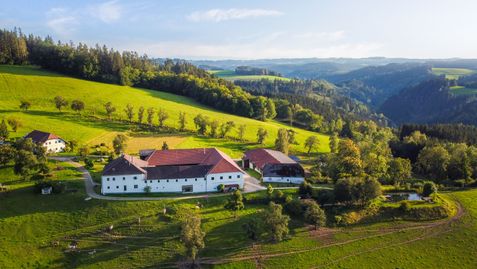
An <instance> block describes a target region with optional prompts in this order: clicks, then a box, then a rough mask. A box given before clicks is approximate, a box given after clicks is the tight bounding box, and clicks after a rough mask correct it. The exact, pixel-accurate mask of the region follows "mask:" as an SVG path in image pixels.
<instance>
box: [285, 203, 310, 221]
mask: <svg viewBox="0 0 477 269" xmlns="http://www.w3.org/2000/svg"><path fill="white" fill-rule="evenodd" d="M285 211H286V212H287V213H288V215H290V216H294V217H301V216H303V213H304V212H305V211H304V210H303V206H302V202H301V201H300V200H298V199H293V200H291V201H290V202H288V203H286V204H285Z"/></svg>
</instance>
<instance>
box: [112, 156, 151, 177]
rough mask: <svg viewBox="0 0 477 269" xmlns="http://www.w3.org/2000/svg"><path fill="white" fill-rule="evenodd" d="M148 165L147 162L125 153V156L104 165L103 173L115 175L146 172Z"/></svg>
mask: <svg viewBox="0 0 477 269" xmlns="http://www.w3.org/2000/svg"><path fill="white" fill-rule="evenodd" d="M147 166H148V164H147V162H145V161H143V160H141V159H138V158H135V157H133V156H131V155H127V154H124V155H123V156H121V157H119V158H117V159H115V160H113V161H112V162H110V163H109V164H107V165H106V166H105V167H104V170H103V175H105V176H113V175H135V174H145V173H146V170H144V168H145V167H147Z"/></svg>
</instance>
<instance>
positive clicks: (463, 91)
mask: <svg viewBox="0 0 477 269" xmlns="http://www.w3.org/2000/svg"><path fill="white" fill-rule="evenodd" d="M450 92H451V93H453V94H456V95H472V94H477V89H471V88H466V87H464V86H452V87H450Z"/></svg>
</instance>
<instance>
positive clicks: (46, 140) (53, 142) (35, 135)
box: [24, 130, 66, 153]
mask: <svg viewBox="0 0 477 269" xmlns="http://www.w3.org/2000/svg"><path fill="white" fill-rule="evenodd" d="M24 138H25V139H26V138H30V139H31V140H32V141H33V142H34V143H36V144H39V145H42V146H43V147H45V148H46V151H47V152H53V153H56V152H62V151H65V147H66V142H65V140H63V139H62V138H61V137H59V136H57V135H55V134H52V133H45V132H42V131H38V130H34V131H32V132H31V133H29V134H27V135H26V136H25V137H24Z"/></svg>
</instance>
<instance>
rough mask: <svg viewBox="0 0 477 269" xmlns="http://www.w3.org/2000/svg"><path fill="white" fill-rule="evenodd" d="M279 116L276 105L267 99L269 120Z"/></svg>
mask: <svg viewBox="0 0 477 269" xmlns="http://www.w3.org/2000/svg"><path fill="white" fill-rule="evenodd" d="M276 116H277V111H276V109H275V103H274V102H273V100H272V99H270V98H268V99H267V118H268V119H274V118H275V117H276Z"/></svg>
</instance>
